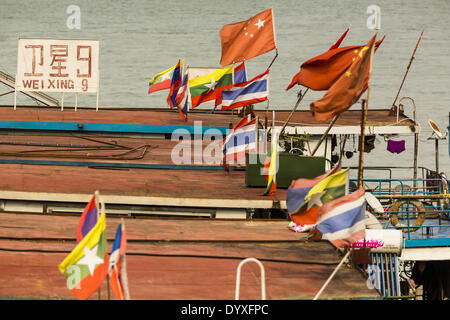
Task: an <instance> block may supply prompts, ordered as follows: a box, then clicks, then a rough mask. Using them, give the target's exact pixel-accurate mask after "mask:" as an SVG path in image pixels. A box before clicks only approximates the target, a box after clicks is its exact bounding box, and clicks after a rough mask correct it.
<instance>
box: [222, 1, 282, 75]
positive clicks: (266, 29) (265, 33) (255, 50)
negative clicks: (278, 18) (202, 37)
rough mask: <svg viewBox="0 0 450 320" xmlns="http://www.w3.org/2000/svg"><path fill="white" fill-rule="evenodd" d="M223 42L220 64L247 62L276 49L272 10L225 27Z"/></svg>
mask: <svg viewBox="0 0 450 320" xmlns="http://www.w3.org/2000/svg"><path fill="white" fill-rule="evenodd" d="M219 34H220V39H221V42H222V58H221V60H220V64H221V65H222V66H226V65H229V64H232V63H235V62H239V61H245V60H248V59H251V58H253V57H256V56H259V55H261V54H264V53H266V52H268V51H270V50H273V49H275V48H276V44H275V35H274V26H273V17H272V8H270V9H267V10H265V11H263V12H261V13H258V14H257V15H256V16H254V17H252V18H250V19H248V20H245V21H242V22H237V23H233V24H227V25H225V26H224V27H223V28H222V29H221V30H220V32H219Z"/></svg>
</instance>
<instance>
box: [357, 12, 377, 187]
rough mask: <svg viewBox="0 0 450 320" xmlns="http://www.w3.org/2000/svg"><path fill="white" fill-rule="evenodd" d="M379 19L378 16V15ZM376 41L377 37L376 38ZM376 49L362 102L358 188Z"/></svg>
mask: <svg viewBox="0 0 450 320" xmlns="http://www.w3.org/2000/svg"><path fill="white" fill-rule="evenodd" d="M377 19H378V16H377ZM376 26H377V27H376V29H375V34H374V37H375V38H376V36H377V34H378V21H377V24H376ZM374 41H375V39H374ZM374 51H375V45H374V44H373V45H372V49H371V52H370V62H369V63H370V65H369V79H368V80H367V96H366V99H365V100H363V103H362V105H361V106H362V120H361V139H360V140H361V141H360V147H359V166H358V188H360V187H361V186H362V177H363V170H364V168H363V162H364V140H365V127H366V119H367V110H368V109H369V98H370V75H371V73H372V64H373V53H374Z"/></svg>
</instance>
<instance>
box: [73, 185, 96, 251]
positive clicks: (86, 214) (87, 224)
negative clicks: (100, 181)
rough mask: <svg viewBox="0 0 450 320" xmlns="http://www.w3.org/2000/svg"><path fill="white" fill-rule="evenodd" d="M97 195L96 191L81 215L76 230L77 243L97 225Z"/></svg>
mask: <svg viewBox="0 0 450 320" xmlns="http://www.w3.org/2000/svg"><path fill="white" fill-rule="evenodd" d="M98 194H99V193H98V191H96V192H95V194H94V195H93V196H92V198H91V200H90V201H89V202H88V204H87V205H86V207H85V208H84V211H83V213H82V214H81V218H80V220H79V221H78V228H77V243H79V242H80V241H81V240H82V239H83V238H84V237H85V236H86V235H87V234H88V233H89V231H91V229H92V228H93V227H94V226H95V225H96V223H97V220H98V216H99V215H98V210H99V202H98Z"/></svg>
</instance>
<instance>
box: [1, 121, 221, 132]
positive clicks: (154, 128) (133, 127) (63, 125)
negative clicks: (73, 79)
mask: <svg viewBox="0 0 450 320" xmlns="http://www.w3.org/2000/svg"><path fill="white" fill-rule="evenodd" d="M0 130H34V131H76V132H110V133H111V132H113V133H141V134H154V133H158V134H172V133H173V132H174V131H177V132H178V133H180V134H183V133H189V134H208V133H210V134H217V133H218V132H220V133H221V134H222V135H225V134H227V132H228V131H229V130H230V129H229V128H228V127H205V126H201V127H200V126H175V125H152V124H122V123H86V122H79V123H78V122H48V121H0Z"/></svg>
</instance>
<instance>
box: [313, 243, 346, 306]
mask: <svg viewBox="0 0 450 320" xmlns="http://www.w3.org/2000/svg"><path fill="white" fill-rule="evenodd" d="M350 252H351V251H350V250H348V251H347V253H346V254H345V256H344V257H343V258H342V260H341V262H339V264H338V266H337V267H336V269H334V271H333V273H332V274H331V275H330V276H329V277H328V279H327V281H326V282H325V283H324V284H323V286H322V288H320V290H319V292H317V294H316V296H315V297H314V299H313V300H317V299H318V298H319V297H320V295H321V294H322V292H323V290H325V288H326V287H327V286H328V284H329V283H330V281H331V280H332V279H333V277H334V276H335V274H336V273H337V272H338V270H339V269H340V268H341V266H342V265H343V264H344V261H345V260H346V259H347V258H348V256H349V255H350Z"/></svg>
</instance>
